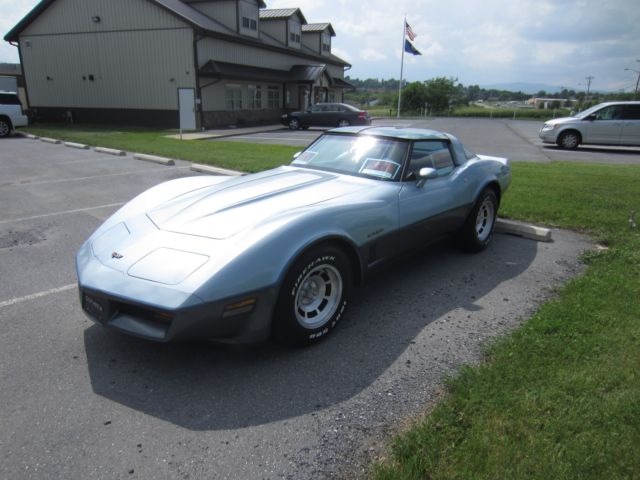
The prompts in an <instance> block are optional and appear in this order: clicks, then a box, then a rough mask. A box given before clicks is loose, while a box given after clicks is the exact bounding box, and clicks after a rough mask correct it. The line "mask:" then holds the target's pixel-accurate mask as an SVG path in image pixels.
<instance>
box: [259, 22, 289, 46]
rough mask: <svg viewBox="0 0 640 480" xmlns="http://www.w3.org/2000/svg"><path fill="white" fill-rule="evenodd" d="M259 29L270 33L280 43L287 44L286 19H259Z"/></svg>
mask: <svg viewBox="0 0 640 480" xmlns="http://www.w3.org/2000/svg"><path fill="white" fill-rule="evenodd" d="M260 30H262V31H263V32H265V33H266V34H268V35H271V36H272V37H273V38H275V39H276V40H278V41H279V42H280V43H284V44H285V45H287V43H288V42H287V24H286V20H261V21H260Z"/></svg>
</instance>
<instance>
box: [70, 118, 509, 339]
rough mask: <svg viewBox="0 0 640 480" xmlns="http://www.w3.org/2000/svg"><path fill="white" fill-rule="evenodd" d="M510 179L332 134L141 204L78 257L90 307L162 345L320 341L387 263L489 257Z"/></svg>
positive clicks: (474, 160)
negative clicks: (284, 156) (284, 161)
mask: <svg viewBox="0 0 640 480" xmlns="http://www.w3.org/2000/svg"><path fill="white" fill-rule="evenodd" d="M510 181H511V171H510V166H509V162H508V160H507V159H505V158H496V157H489V156H482V155H475V154H473V153H471V152H469V151H468V150H466V149H465V148H464V147H463V146H462V144H461V143H460V141H459V140H458V139H457V138H456V137H454V136H453V135H450V134H447V133H442V132H437V131H433V130H423V129H400V128H394V127H374V128H367V127H345V128H339V129H335V130H331V131H329V132H327V133H325V134H324V135H322V136H321V137H319V138H318V139H317V140H316V141H315V142H313V143H312V144H311V145H310V146H309V147H308V148H307V149H305V150H304V151H303V152H301V153H299V154H297V155H296V156H295V157H294V160H293V161H292V162H291V164H290V165H288V166H282V167H279V168H275V169H273V170H267V171H264V172H261V173H255V174H251V175H245V176H239V177H221V176H198V177H188V178H181V179H177V180H172V181H169V182H166V183H162V184H160V185H158V186H155V187H153V188H151V189H150V190H147V191H146V192H144V193H142V194H140V195H139V196H138V197H136V198H134V199H133V200H131V201H130V202H129V203H127V204H126V205H125V206H123V207H122V208H121V209H120V210H119V211H117V212H116V213H115V214H114V215H113V216H112V217H111V218H109V219H108V220H107V221H106V222H105V223H104V224H103V225H102V226H101V227H100V228H98V230H96V232H95V233H93V235H91V236H90V237H89V239H88V240H87V241H86V242H85V243H84V244H83V245H82V247H81V248H80V250H79V251H78V253H77V255H76V268H77V275H78V286H79V292H80V299H81V304H82V308H83V309H84V311H85V312H86V313H87V315H88V316H89V317H90V318H91V319H92V320H94V321H95V322H97V323H99V324H101V325H104V326H106V327H110V328H113V329H116V330H119V331H121V332H125V333H128V334H131V335H134V336H138V337H142V338H146V339H150V340H156V341H161V342H167V341H170V340H186V339H189V340H193V339H199V340H216V341H220V342H237V343H249V342H256V341H261V340H265V339H267V338H268V337H269V336H270V335H271V334H272V333H273V334H275V335H276V336H277V337H278V338H280V339H283V340H285V341H287V342H290V343H293V344H307V343H312V342H316V341H318V340H319V339H321V338H323V337H324V336H325V335H326V334H328V333H330V332H331V331H332V330H333V329H334V328H335V326H336V325H337V324H338V323H339V321H340V320H341V318H342V317H343V315H344V313H345V309H346V307H347V305H348V302H349V295H350V293H351V290H352V287H353V286H354V285H357V284H360V283H362V282H363V280H364V279H365V278H366V277H367V274H368V273H369V272H370V271H371V270H372V269H373V268H374V267H376V266H377V265H380V264H382V263H383V262H385V261H388V260H390V259H392V258H394V257H395V256H396V255H398V254H400V253H403V252H406V251H407V250H410V249H415V248H424V246H425V245H427V244H428V243H429V242H433V241H435V240H437V239H440V238H442V237H444V236H449V235H455V236H456V237H457V238H458V239H459V241H460V244H461V245H462V246H463V247H464V248H465V249H467V250H469V251H474V252H477V251H480V250H482V249H484V248H485V247H486V246H487V245H488V244H489V242H490V240H491V238H492V233H493V227H494V222H495V219H496V215H497V212H498V206H499V204H500V198H501V197H502V195H503V193H504V192H505V190H506V189H507V187H508V186H509V183H510Z"/></svg>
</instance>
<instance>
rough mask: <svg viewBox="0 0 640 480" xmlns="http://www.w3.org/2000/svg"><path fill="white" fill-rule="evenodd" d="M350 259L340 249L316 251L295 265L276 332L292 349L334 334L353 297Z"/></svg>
mask: <svg viewBox="0 0 640 480" xmlns="http://www.w3.org/2000/svg"><path fill="white" fill-rule="evenodd" d="M351 287H352V272H351V267H350V264H349V259H348V258H347V256H346V255H345V253H344V252H343V251H342V250H340V249H339V248H337V247H334V246H331V245H326V246H321V247H317V248H314V249H312V250H310V251H308V252H307V253H305V254H303V255H302V256H301V257H300V258H298V260H296V261H295V263H294V264H293V266H292V267H291V269H290V270H289V272H288V273H287V276H286V278H285V281H284V283H283V285H282V288H281V290H280V296H279V297H278V301H277V304H276V310H275V318H274V329H275V334H276V336H277V338H278V339H279V340H282V341H284V342H286V343H288V344H292V345H306V344H310V343H314V342H317V341H318V340H320V339H321V338H323V337H325V336H326V335H327V334H328V333H329V332H331V330H333V329H334V328H335V326H336V324H337V323H338V321H339V320H340V318H341V317H342V314H343V312H344V309H345V308H346V306H347V300H348V299H349V296H350V294H351Z"/></svg>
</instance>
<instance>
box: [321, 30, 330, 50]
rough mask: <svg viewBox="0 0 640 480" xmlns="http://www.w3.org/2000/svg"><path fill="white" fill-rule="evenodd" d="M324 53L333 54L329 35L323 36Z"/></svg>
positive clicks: (324, 34)
mask: <svg viewBox="0 0 640 480" xmlns="http://www.w3.org/2000/svg"><path fill="white" fill-rule="evenodd" d="M322 51H323V52H324V53H331V37H330V36H329V34H328V33H323V34H322Z"/></svg>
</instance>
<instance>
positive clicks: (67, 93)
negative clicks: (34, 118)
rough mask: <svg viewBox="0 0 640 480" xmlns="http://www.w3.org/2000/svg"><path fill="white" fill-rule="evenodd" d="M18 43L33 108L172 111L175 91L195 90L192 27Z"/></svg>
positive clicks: (25, 39)
mask: <svg viewBox="0 0 640 480" xmlns="http://www.w3.org/2000/svg"><path fill="white" fill-rule="evenodd" d="M21 41H22V43H23V47H22V61H23V65H24V69H25V72H27V73H28V75H27V77H26V78H27V88H28V91H29V100H30V102H31V106H32V107H80V108H133V109H145V108H146V109H177V108H178V101H177V89H178V88H179V87H190V88H194V87H195V74H194V62H193V53H192V52H193V47H192V42H193V32H192V30H191V29H187V28H185V29H175V30H143V31H138V32H122V31H121V32H101V33H83V34H71V35H43V36H37V37H29V36H21ZM27 43H28V44H29V45H30V46H24V45H25V44H27ZM52 52H66V54H63V55H60V54H52ZM90 75H93V78H94V80H93V81H91V80H90V77H89V76H90ZM47 77H48V78H49V80H48V79H47ZM83 77H84V79H83ZM171 79H173V81H172V80H171Z"/></svg>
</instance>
